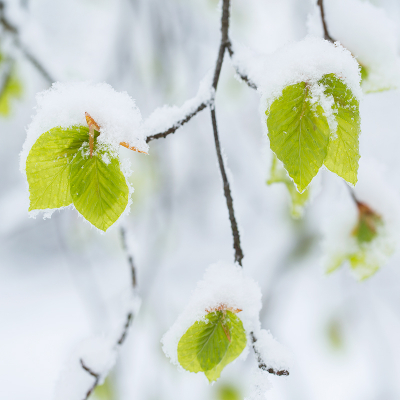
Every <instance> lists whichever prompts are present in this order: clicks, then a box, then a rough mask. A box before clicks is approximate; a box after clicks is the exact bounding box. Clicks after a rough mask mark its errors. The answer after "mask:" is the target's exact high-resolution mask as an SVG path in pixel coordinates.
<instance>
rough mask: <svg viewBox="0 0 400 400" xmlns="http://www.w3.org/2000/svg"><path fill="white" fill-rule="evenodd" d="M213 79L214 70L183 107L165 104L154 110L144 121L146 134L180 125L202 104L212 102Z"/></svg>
mask: <svg viewBox="0 0 400 400" xmlns="http://www.w3.org/2000/svg"><path fill="white" fill-rule="evenodd" d="M212 79H213V71H209V72H208V73H207V75H206V76H205V77H204V78H203V79H202V81H201V82H200V85H199V90H198V92H197V94H196V96H195V97H193V98H192V99H189V100H187V101H185V103H183V105H182V106H181V107H177V106H166V105H165V106H163V107H160V108H157V109H156V110H154V111H153V113H152V114H151V115H150V116H149V117H148V118H147V119H146V120H145V121H144V123H143V127H144V131H145V133H146V136H151V135H155V134H157V133H161V132H165V131H166V130H168V129H169V128H171V127H179V126H181V125H182V122H183V120H184V119H185V118H186V117H187V116H188V115H190V114H193V113H194V112H195V111H196V110H197V109H198V108H199V106H200V105H202V104H206V105H208V104H210V102H211V101H212V100H213V98H214V89H213V87H212Z"/></svg>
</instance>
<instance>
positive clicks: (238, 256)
mask: <svg viewBox="0 0 400 400" xmlns="http://www.w3.org/2000/svg"><path fill="white" fill-rule="evenodd" d="M210 108H211V120H212V126H213V131H214V141H215V149H216V151H217V157H218V164H219V169H220V170H221V176H222V181H223V183H224V195H225V198H226V206H227V207H228V211H229V220H230V221H231V229H232V236H233V248H234V249H235V261H236V262H237V263H238V264H239V265H240V266H241V265H242V259H243V251H242V248H241V246H240V235H239V229H238V226H237V222H236V218H235V210H234V208H233V200H232V195H231V189H230V187H229V181H228V178H227V176H226V172H225V166H224V160H223V158H222V153H221V146H220V143H219V136H218V128H217V119H216V117H215V107H210Z"/></svg>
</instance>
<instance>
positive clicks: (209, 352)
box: [178, 310, 247, 382]
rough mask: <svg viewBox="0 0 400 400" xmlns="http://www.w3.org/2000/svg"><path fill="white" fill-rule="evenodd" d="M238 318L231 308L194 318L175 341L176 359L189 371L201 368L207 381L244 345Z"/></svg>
mask: <svg viewBox="0 0 400 400" xmlns="http://www.w3.org/2000/svg"><path fill="white" fill-rule="evenodd" d="M246 342H247V340H246V334H245V331H244V328H243V324H242V322H241V320H240V319H239V318H238V317H237V316H236V315H235V314H234V313H233V312H231V311H226V310H225V311H214V312H211V313H209V314H207V315H206V316H205V320H201V321H196V322H195V323H194V324H193V325H192V326H191V327H190V328H189V329H188V330H187V331H186V333H185V334H184V335H183V336H182V338H181V339H180V341H179V343H178V361H179V363H180V364H181V366H182V367H183V368H185V369H186V370H188V371H191V372H204V373H205V375H206V376H207V378H208V380H209V381H210V382H212V381H214V380H217V379H218V378H219V376H220V374H221V371H222V370H223V368H224V367H225V366H226V365H228V364H229V363H230V362H232V361H233V360H234V359H236V358H237V357H238V356H239V355H240V354H241V353H242V351H243V350H244V348H245V347H246Z"/></svg>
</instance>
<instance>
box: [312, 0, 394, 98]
mask: <svg viewBox="0 0 400 400" xmlns="http://www.w3.org/2000/svg"><path fill="white" fill-rule="evenodd" d="M324 4H325V18H326V22H327V25H328V29H329V34H330V35H331V36H332V37H333V38H334V39H335V40H339V41H340V42H341V43H342V44H343V46H344V47H346V48H347V49H348V50H349V51H351V53H352V54H353V55H354V56H355V57H356V58H357V60H358V61H359V62H360V63H361V64H362V65H363V66H364V67H365V68H366V69H367V71H368V76H367V78H366V79H365V80H363V82H362V86H363V89H364V90H365V91H366V92H369V91H377V90H384V89H390V88H396V87H400V57H399V54H398V48H399V42H398V37H399V36H398V27H397V26H396V24H395V22H394V21H393V20H391V19H390V16H388V15H387V14H386V12H385V10H383V9H381V8H378V7H376V6H374V5H373V4H371V3H370V2H367V1H360V0H326V1H325V3H324ZM344 10H345V11H344ZM320 18H321V17H320V12H319V9H318V8H316V9H315V10H314V13H313V14H312V15H311V16H310V17H309V29H310V31H311V32H310V33H313V34H316V35H317V36H320V35H321V32H322V29H321V20H320Z"/></svg>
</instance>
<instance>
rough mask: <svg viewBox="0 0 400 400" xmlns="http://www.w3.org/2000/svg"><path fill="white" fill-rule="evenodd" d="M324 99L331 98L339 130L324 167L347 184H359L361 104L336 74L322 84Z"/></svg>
mask: <svg viewBox="0 0 400 400" xmlns="http://www.w3.org/2000/svg"><path fill="white" fill-rule="evenodd" d="M319 83H320V84H322V85H323V86H324V87H325V91H324V93H325V95H326V96H332V97H333V100H334V104H333V106H332V108H333V111H334V115H335V119H336V122H337V130H336V133H335V135H334V136H333V137H331V138H330V141H329V147H328V154H327V157H326V160H325V163H324V164H325V166H326V167H327V168H328V169H329V170H330V171H332V172H334V173H335V174H337V175H339V176H340V177H342V178H343V179H344V180H346V181H347V182H349V183H351V184H353V185H355V184H356V183H357V171H358V160H359V159H360V154H359V150H358V148H359V145H358V137H359V135H360V114H359V103H358V100H357V99H356V98H355V97H354V95H353V93H352V92H351V90H350V89H349V88H348V87H347V85H346V84H345V83H343V82H342V81H341V80H340V79H339V78H337V77H336V76H335V75H334V74H329V75H325V76H324V77H323V78H322V79H321V80H320V81H319Z"/></svg>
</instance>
